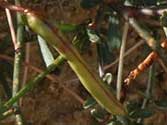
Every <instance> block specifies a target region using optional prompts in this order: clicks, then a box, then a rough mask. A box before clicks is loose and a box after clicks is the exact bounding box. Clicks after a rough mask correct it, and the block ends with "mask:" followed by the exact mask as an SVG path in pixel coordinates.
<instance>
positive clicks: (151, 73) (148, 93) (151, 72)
mask: <svg viewBox="0 0 167 125" xmlns="http://www.w3.org/2000/svg"><path fill="white" fill-rule="evenodd" d="M153 81H154V65H152V66H151V67H150V70H149V77H148V84H147V89H146V92H145V95H146V97H147V98H144V100H143V104H142V107H141V108H142V109H144V108H145V107H146V105H147V103H148V101H149V98H150V97H151V95H152V87H153ZM137 122H138V123H141V122H142V119H141V118H139V119H138V120H137Z"/></svg>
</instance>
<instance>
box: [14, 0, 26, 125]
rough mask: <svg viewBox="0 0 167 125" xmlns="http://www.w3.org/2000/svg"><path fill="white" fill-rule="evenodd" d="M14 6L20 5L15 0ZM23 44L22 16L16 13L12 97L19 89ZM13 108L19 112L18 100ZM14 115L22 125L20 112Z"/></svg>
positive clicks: (17, 122)
mask: <svg viewBox="0 0 167 125" xmlns="http://www.w3.org/2000/svg"><path fill="white" fill-rule="evenodd" d="M15 4H16V5H20V1H19V0H15ZM23 43H24V25H23V23H22V14H21V13H19V12H17V41H16V45H15V46H16V47H17V48H15V57H14V71H13V91H12V97H14V96H15V95H16V93H17V92H18V91H19V87H20V71H21V61H22V46H23ZM13 106H14V107H16V109H18V110H19V100H17V102H15V103H14V104H13ZM15 115H16V124H17V125H23V124H24V123H23V118H22V115H21V112H20V113H17V114H15Z"/></svg>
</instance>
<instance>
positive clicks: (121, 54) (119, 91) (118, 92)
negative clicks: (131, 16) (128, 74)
mask: <svg viewBox="0 0 167 125" xmlns="http://www.w3.org/2000/svg"><path fill="white" fill-rule="evenodd" d="M128 29H129V24H128V23H127V22H125V25H124V31H123V36H122V44H121V49H120V56H119V65H118V75H117V99H118V100H120V98H121V86H122V74H123V72H122V71H123V63H124V53H125V47H126V39H127V35H128Z"/></svg>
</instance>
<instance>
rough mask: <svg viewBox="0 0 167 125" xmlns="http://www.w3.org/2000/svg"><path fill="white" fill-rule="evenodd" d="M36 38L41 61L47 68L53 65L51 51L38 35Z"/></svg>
mask: <svg viewBox="0 0 167 125" xmlns="http://www.w3.org/2000/svg"><path fill="white" fill-rule="evenodd" d="M37 38H38V43H39V46H40V50H41V54H42V57H43V60H44V62H45V64H46V66H47V67H48V66H49V65H50V64H52V63H53V61H54V57H53V55H52V53H51V51H50V50H49V48H48V45H47V43H46V41H45V40H44V39H43V38H42V37H40V36H39V35H38V36H37Z"/></svg>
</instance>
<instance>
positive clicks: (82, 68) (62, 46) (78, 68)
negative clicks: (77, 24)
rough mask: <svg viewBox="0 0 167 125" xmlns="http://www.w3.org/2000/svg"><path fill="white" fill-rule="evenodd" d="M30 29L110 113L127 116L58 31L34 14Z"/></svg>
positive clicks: (28, 20)
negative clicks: (60, 58) (46, 43)
mask: <svg viewBox="0 0 167 125" xmlns="http://www.w3.org/2000/svg"><path fill="white" fill-rule="evenodd" d="M27 23H28V25H29V27H30V28H31V29H32V30H33V31H34V32H36V33H37V34H38V35H40V36H41V37H42V38H43V39H45V40H46V42H48V43H49V44H50V45H51V46H53V47H54V48H55V49H56V50H57V51H58V52H59V53H60V55H61V56H62V57H64V58H65V59H67V61H68V63H69V65H70V66H71V68H72V69H73V71H74V72H75V73H76V75H77V76H78V78H79V79H80V81H81V83H82V84H83V86H84V87H85V88H86V89H87V90H88V91H89V93H90V94H91V95H92V96H93V97H94V98H95V99H96V101H97V102H98V103H99V104H100V105H101V106H103V107H104V108H105V109H106V110H107V111H108V112H110V113H112V114H116V115H125V114H126V111H125V110H124V108H123V106H122V105H121V104H120V103H119V102H118V101H117V100H116V98H115V97H114V95H113V94H112V93H111V91H110V90H108V88H107V87H106V85H105V84H104V83H103V82H102V80H101V79H100V78H99V76H98V75H97V73H96V72H95V71H93V70H92V69H91V68H89V66H88V64H87V63H86V62H85V61H84V60H83V58H82V57H81V55H80V54H79V53H78V51H77V50H76V49H75V48H74V47H73V46H72V45H71V44H70V43H69V42H67V41H66V40H65V38H64V37H62V36H61V34H60V33H59V31H57V29H55V28H53V27H51V26H50V25H47V23H44V22H43V21H42V20H40V19H39V18H38V17H37V16H36V15H35V14H33V13H32V12H28V13H27Z"/></svg>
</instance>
